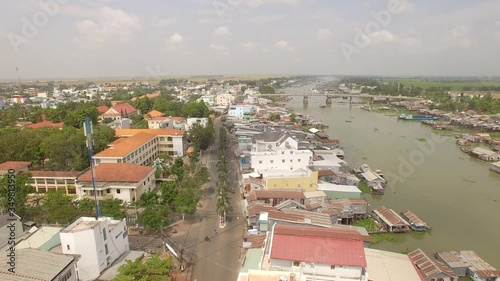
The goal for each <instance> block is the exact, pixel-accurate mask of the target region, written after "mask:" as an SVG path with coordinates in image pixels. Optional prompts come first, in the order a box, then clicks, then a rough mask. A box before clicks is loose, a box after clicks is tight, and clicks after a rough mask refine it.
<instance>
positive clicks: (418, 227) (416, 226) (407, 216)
mask: <svg viewBox="0 0 500 281" xmlns="http://www.w3.org/2000/svg"><path fill="white" fill-rule="evenodd" d="M401 217H402V218H403V219H404V220H405V221H407V222H408V223H409V224H410V228H411V229H413V230H414V231H425V230H430V229H432V227H430V226H429V225H427V223H425V222H424V221H423V220H422V219H420V218H419V217H418V216H417V215H415V214H414V213H413V212H412V211H410V210H406V211H402V212H401Z"/></svg>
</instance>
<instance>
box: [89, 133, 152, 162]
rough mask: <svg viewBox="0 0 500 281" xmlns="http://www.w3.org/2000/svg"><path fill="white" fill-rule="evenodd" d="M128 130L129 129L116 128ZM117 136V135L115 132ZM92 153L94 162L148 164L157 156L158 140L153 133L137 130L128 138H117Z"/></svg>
mask: <svg viewBox="0 0 500 281" xmlns="http://www.w3.org/2000/svg"><path fill="white" fill-rule="evenodd" d="M117 130H130V129H117ZM117 136H119V135H118V134H117ZM110 146H111V147H110V148H107V149H105V150H103V151H101V152H99V153H97V154H96V155H94V164H95V165H100V164H101V163H133V164H138V165H150V164H151V163H153V161H154V160H155V159H156V158H157V157H158V155H159V153H158V140H157V138H156V136H155V135H152V134H148V133H145V132H139V133H137V134H135V135H133V136H132V137H130V138H124V139H118V140H116V141H114V142H113V143H111V145H110Z"/></svg>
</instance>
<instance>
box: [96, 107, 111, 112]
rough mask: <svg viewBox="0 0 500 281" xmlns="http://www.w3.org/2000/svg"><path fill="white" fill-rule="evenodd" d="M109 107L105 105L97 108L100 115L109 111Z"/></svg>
mask: <svg viewBox="0 0 500 281" xmlns="http://www.w3.org/2000/svg"><path fill="white" fill-rule="evenodd" d="M108 109H109V107H107V106H105V105H101V106H98V107H97V111H99V113H104V112H106V111H108Z"/></svg>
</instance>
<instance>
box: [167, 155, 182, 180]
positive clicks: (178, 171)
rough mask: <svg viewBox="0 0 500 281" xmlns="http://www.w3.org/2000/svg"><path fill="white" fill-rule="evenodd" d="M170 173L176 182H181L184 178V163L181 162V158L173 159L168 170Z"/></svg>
mask: <svg viewBox="0 0 500 281" xmlns="http://www.w3.org/2000/svg"><path fill="white" fill-rule="evenodd" d="M170 171H171V172H172V174H174V175H175V176H176V177H177V180H178V181H182V179H183V178H184V161H183V160H182V158H180V157H177V158H175V161H174V164H173V165H172V167H171V168H170Z"/></svg>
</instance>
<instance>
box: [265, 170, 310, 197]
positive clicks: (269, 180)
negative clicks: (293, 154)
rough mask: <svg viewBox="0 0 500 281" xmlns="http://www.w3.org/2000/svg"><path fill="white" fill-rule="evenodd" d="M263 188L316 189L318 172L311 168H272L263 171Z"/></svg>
mask: <svg viewBox="0 0 500 281" xmlns="http://www.w3.org/2000/svg"><path fill="white" fill-rule="evenodd" d="M261 175H262V183H263V189H267V190H273V189H298V190H304V191H316V189H317V188H318V172H317V171H312V170H310V169H307V168H306V170H304V169H298V170H295V171H290V170H288V171H287V170H271V171H265V172H262V174H261Z"/></svg>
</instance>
